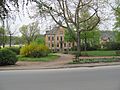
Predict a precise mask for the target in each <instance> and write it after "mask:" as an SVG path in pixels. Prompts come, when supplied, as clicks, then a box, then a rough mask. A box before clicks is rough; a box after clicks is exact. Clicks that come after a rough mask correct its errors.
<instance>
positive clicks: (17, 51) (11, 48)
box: [7, 47, 20, 55]
mask: <svg viewBox="0 0 120 90" xmlns="http://www.w3.org/2000/svg"><path fill="white" fill-rule="evenodd" d="M7 49H9V50H11V51H13V52H15V53H16V54H17V55H19V54H20V47H7Z"/></svg>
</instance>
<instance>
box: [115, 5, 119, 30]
mask: <svg viewBox="0 0 120 90" xmlns="http://www.w3.org/2000/svg"><path fill="white" fill-rule="evenodd" d="M115 16H116V22H115V27H114V28H115V29H117V30H119V29H120V7H118V8H116V10H115Z"/></svg>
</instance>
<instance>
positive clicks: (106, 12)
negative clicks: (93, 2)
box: [9, 0, 115, 35]
mask: <svg viewBox="0 0 120 90" xmlns="http://www.w3.org/2000/svg"><path fill="white" fill-rule="evenodd" d="M111 1H112V0H111ZM112 2H113V1H112ZM20 3H22V2H20ZM113 4H114V3H113ZM21 5H22V4H21ZM21 7H22V6H20V12H19V13H18V12H14V15H16V20H15V21H10V22H9V24H10V25H11V30H12V31H14V30H15V29H17V31H16V34H15V35H20V33H19V28H20V27H21V26H22V25H24V24H26V25H27V24H29V23H31V22H33V21H35V19H30V17H29V15H34V14H35V12H36V11H35V4H29V5H28V6H27V7H28V8H31V9H29V11H27V9H26V8H25V7H24V8H21ZM23 9H24V10H23ZM28 12H29V14H28ZM100 15H101V17H102V18H105V19H106V18H108V20H104V21H102V22H101V24H100V25H99V26H100V30H112V29H113V25H114V22H115V18H114V14H113V12H112V10H111V7H110V6H106V7H104V8H103V9H102V13H100ZM37 19H38V18H37ZM39 21H40V19H39ZM43 22H44V23H42V24H40V28H41V33H45V32H44V31H46V28H49V27H50V25H51V24H52V25H53V24H54V23H53V22H51V20H45V19H44V20H43ZM13 23H14V24H13Z"/></svg>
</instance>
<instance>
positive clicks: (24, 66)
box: [0, 54, 120, 71]
mask: <svg viewBox="0 0 120 90" xmlns="http://www.w3.org/2000/svg"><path fill="white" fill-rule="evenodd" d="M58 55H60V58H58V59H57V60H54V61H51V62H27V61H18V62H17V63H16V65H11V66H0V71H2V70H31V69H59V68H75V67H97V66H111V65H120V62H112V63H91V64H68V63H69V62H72V59H73V55H69V54H58ZM80 58H81V59H84V58H85V59H88V58H89V59H90V58H113V56H104V57H80ZM119 58H120V57H119Z"/></svg>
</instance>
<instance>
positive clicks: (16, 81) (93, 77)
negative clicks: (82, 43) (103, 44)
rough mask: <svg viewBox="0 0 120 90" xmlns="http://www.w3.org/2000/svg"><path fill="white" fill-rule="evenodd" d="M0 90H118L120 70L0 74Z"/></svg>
mask: <svg viewBox="0 0 120 90" xmlns="http://www.w3.org/2000/svg"><path fill="white" fill-rule="evenodd" d="M0 90H120V66H112V67H97V68H82V69H81V68H75V69H56V70H26V71H0Z"/></svg>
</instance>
